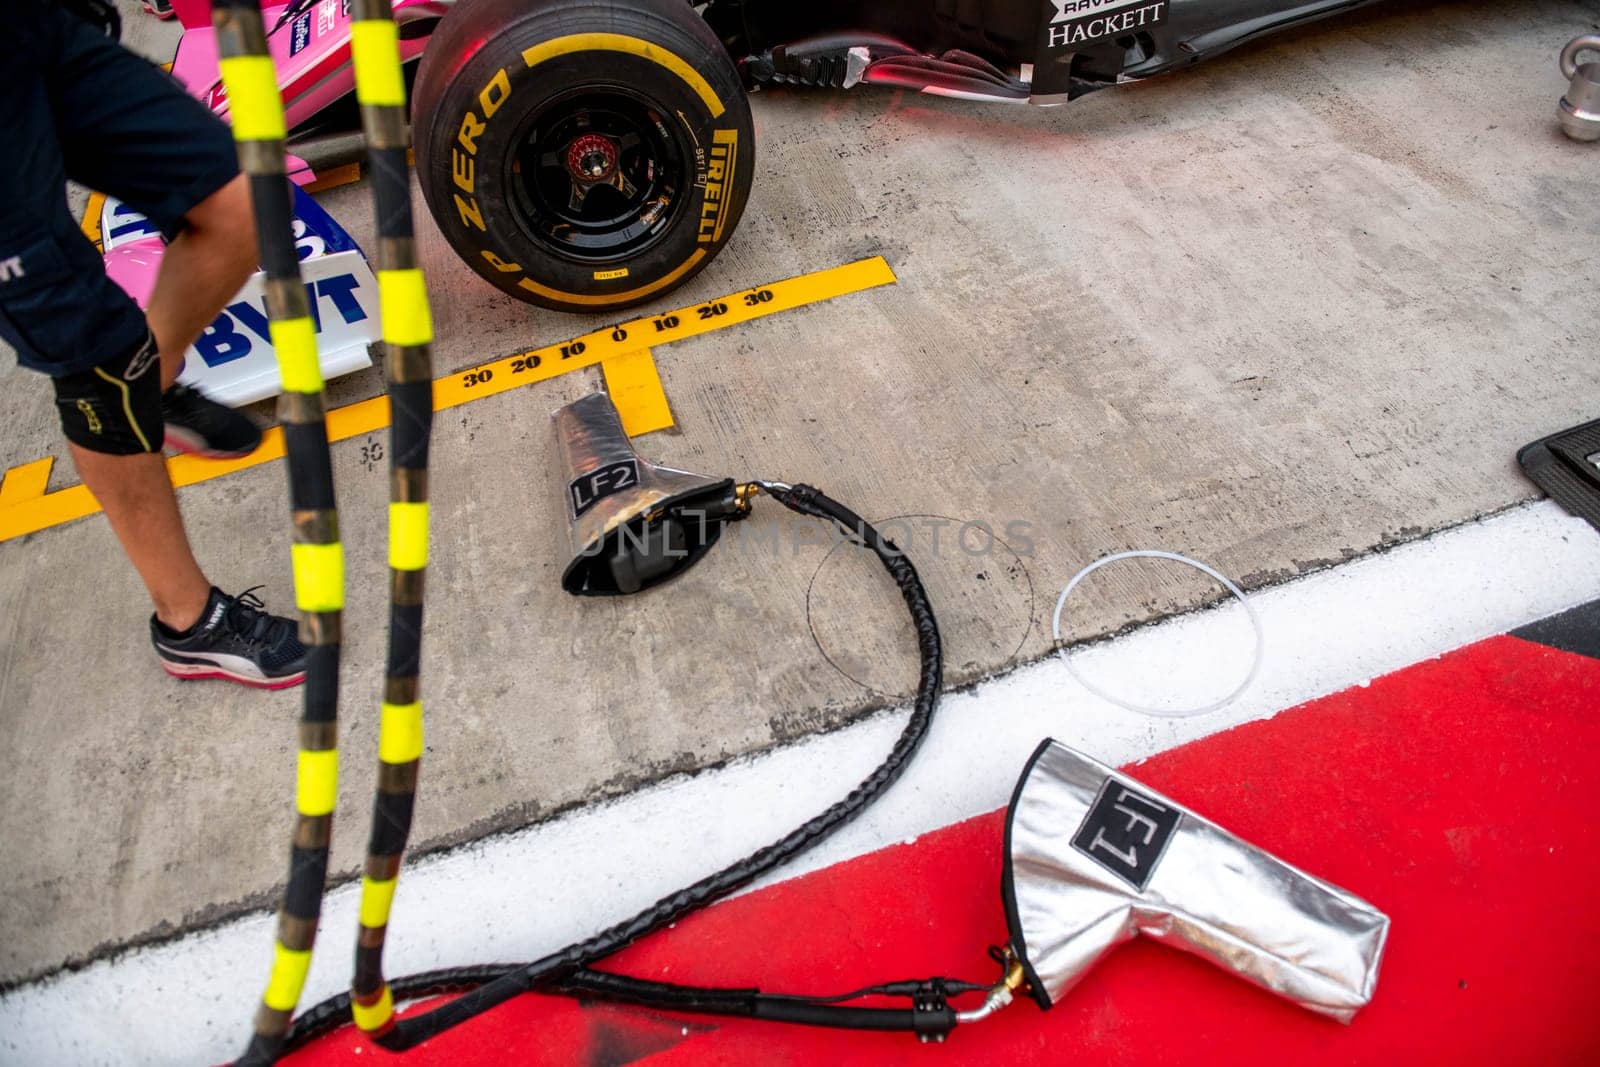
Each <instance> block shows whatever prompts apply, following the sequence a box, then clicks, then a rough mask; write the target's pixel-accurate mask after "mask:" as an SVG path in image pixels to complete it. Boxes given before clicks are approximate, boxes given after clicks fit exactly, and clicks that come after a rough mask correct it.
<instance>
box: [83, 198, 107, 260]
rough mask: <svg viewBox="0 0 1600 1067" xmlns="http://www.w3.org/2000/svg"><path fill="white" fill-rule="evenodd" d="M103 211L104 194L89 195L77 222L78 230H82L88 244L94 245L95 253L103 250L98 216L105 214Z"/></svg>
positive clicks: (104, 207) (104, 204)
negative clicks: (81, 215)
mask: <svg viewBox="0 0 1600 1067" xmlns="http://www.w3.org/2000/svg"><path fill="white" fill-rule="evenodd" d="M105 210H106V194H105V193H90V194H89V202H88V203H87V204H85V205H84V206H83V218H81V219H79V220H78V229H80V230H82V231H83V235H84V236H85V237H87V238H88V239H89V243H90V244H92V245H94V247H95V249H96V250H97V251H101V252H104V251H105V248H104V245H103V243H102V236H101V233H100V216H101V215H103V214H104V213H105Z"/></svg>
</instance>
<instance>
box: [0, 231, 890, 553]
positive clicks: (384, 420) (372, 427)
mask: <svg viewBox="0 0 1600 1067" xmlns="http://www.w3.org/2000/svg"><path fill="white" fill-rule="evenodd" d="M894 282H895V276H894V271H892V270H891V269H890V268H889V264H888V263H886V262H885V261H884V260H883V258H882V257H881V256H874V257H872V258H871V259H863V260H860V261H859V262H856V263H848V264H846V265H844V266H842V267H833V268H831V269H829V270H824V271H817V272H816V273H814V274H805V275H801V276H800V277H797V278H790V279H789V280H787V281H782V282H774V283H772V284H771V285H767V286H758V287H757V288H755V289H746V290H743V291H741V292H739V293H734V294H732V295H729V296H725V297H722V298H720V299H719V300H715V301H711V302H710V303H707V304H703V305H700V306H701V307H706V308H714V307H715V306H716V305H717V304H724V305H726V306H727V308H728V311H727V313H726V314H722V315H710V316H708V317H706V318H701V317H700V314H699V308H697V307H687V308H680V309H678V310H677V311H673V312H669V313H664V314H660V315H657V316H649V317H645V318H639V319H634V320H633V321H631V322H625V323H623V324H622V325H621V326H618V327H615V328H613V329H602V330H597V331H595V332H594V333H590V334H585V335H583V336H582V337H574V338H572V339H570V340H567V341H563V342H562V343H560V344H555V345H549V346H547V347H544V348H536V349H531V350H529V351H526V352H517V353H514V354H513V355H510V356H507V357H505V358H504V359H501V360H498V361H495V362H492V363H486V364H482V365H480V366H478V367H474V368H471V369H469V370H468V371H465V372H462V373H461V374H453V375H451V376H449V377H447V378H440V379H438V380H436V381H435V382H434V389H433V397H434V399H433V407H434V410H436V411H443V410H445V409H446V408H453V407H457V406H458V405H461V404H466V403H468V402H470V401H473V400H480V399H482V398H484V397H487V396H496V395H498V394H500V393H504V392H506V391H508V390H511V389H516V388H518V387H520V386H524V385H532V384H534V383H535V382H543V381H549V380H550V379H551V378H555V377H558V376H560V375H562V374H566V373H568V372H569V371H575V370H581V369H582V368H584V367H592V366H595V365H596V364H599V363H602V362H604V361H605V360H607V359H611V358H613V357H615V356H620V355H626V354H628V353H629V352H635V351H638V350H639V349H640V348H642V347H645V346H647V345H666V344H671V343H673V342H674V341H684V340H688V339H689V338H691V337H698V336H700V335H701V334H706V333H711V332H713V331H715V330H720V329H723V328H724V327H727V326H737V325H739V324H741V323H744V322H749V321H751V320H753V319H759V318H764V317H765V316H767V315H774V314H777V313H778V312H780V311H788V310H790V309H791V308H796V307H803V306H805V305H807V304H814V303H817V302H818V301H822V300H831V299H834V298H835V297H841V296H848V295H849V294H851V293H858V292H861V291H862V290H864V289H872V288H875V287H877V286H880V285H893V284H894ZM763 291H765V292H770V293H771V294H772V299H771V300H770V301H768V302H759V301H758V303H757V304H756V305H755V306H747V305H746V304H745V297H746V296H747V295H750V296H754V295H756V294H758V293H760V292H763ZM668 319H676V320H677V323H678V324H677V325H676V326H671V327H666V328H663V329H657V328H656V327H655V325H654V323H656V322H662V323H665V322H666V321H667V320H668ZM619 334H620V335H621V336H620V338H619V337H618V335H619ZM578 344H583V345H584V346H585V350H584V352H583V354H582V355H581V356H570V357H563V356H562V350H563V349H568V350H571V349H573V348H575V347H576V346H577V345H578ZM519 366H520V367H521V368H522V370H520V371H519V370H517V368H518V367H519ZM485 370H489V371H491V372H493V378H492V380H490V381H483V380H482V379H481V373H482V372H483V371H485ZM470 375H480V377H479V378H477V379H476V384H474V385H470V386H469V385H467V384H466V381H467V378H468V376H470ZM388 425H389V398H388V397H387V396H379V397H374V398H373V399H371V400H363V401H360V402H359V403H355V404H348V405H346V406H344V407H342V408H336V409H334V410H333V411H330V412H328V440H329V441H348V440H349V439H350V438H352V437H361V436H364V435H366V434H369V433H375V432H377V431H379V430H382V429H383V428H385V427H386V426H388ZM283 456H284V448H283V431H281V430H279V429H278V428H277V427H273V428H271V429H269V430H267V432H266V433H265V434H264V435H263V437H262V441H261V447H260V448H257V449H256V450H255V451H254V452H252V453H251V454H250V455H248V456H244V457H242V458H240V459H226V460H219V459H205V458H202V457H200V456H174V457H172V458H171V459H169V460H167V474H168V476H169V477H170V478H171V480H172V484H173V485H174V486H175V487H177V488H180V489H181V488H183V487H184V486H188V485H198V484H199V483H201V482H209V481H211V480H212V479H214V478H221V477H223V476H224V475H228V474H232V473H234V472H235V471H242V470H248V469H249V468H251V467H259V466H261V465H262V464H264V463H271V462H273V461H274V460H279V459H282V458H283ZM99 510H100V505H99V503H98V502H97V501H96V500H95V499H94V496H93V494H91V493H90V492H89V490H88V489H87V488H85V487H84V486H82V485H74V486H71V487H69V488H66V489H58V490H56V491H55V492H53V493H49V494H47V495H45V496H42V497H38V498H36V499H33V500H27V501H22V502H19V503H15V504H13V505H11V506H9V507H8V506H0V542H4V541H9V540H11V539H13V538H17V537H22V536H24V535H26V534H30V533H35V532H37V531H39V530H45V529H49V528H50V527H52V526H59V525H61V524H62V523H66V522H71V521H72V520H74V519H81V518H83V517H84V516H86V515H93V514H94V513H95V512H97V511H99Z"/></svg>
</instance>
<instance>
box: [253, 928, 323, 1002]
mask: <svg viewBox="0 0 1600 1067" xmlns="http://www.w3.org/2000/svg"><path fill="white" fill-rule="evenodd" d="M310 967H311V950H310V949H303V950H297V949H292V948H284V947H283V945H282V944H280V943H277V942H274V943H273V946H272V977H271V978H268V979H267V991H266V992H265V993H263V994H262V996H261V999H262V1001H263V1002H265V1003H266V1005H267V1007H269V1008H271V1009H272V1010H273V1011H293V1010H294V1006H295V1005H296V1004H298V1003H300V992H301V990H303V989H305V987H306V971H307V970H308V969H309V968H310Z"/></svg>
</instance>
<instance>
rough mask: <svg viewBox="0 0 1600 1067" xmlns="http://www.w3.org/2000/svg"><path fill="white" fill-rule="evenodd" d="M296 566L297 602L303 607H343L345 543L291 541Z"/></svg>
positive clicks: (295, 591)
mask: <svg viewBox="0 0 1600 1067" xmlns="http://www.w3.org/2000/svg"><path fill="white" fill-rule="evenodd" d="M289 562H290V564H291V565H292V567H293V570H294V602H295V606H296V607H298V608H299V609H300V610H301V611H340V610H342V609H343V608H344V546H343V545H341V544H340V543H339V542H337V541H335V542H334V543H333V544H331V545H290V546H289Z"/></svg>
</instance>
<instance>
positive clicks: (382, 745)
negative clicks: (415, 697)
mask: <svg viewBox="0 0 1600 1067" xmlns="http://www.w3.org/2000/svg"><path fill="white" fill-rule="evenodd" d="M378 758H379V759H380V760H382V761H383V762H384V763H410V762H411V761H412V760H414V759H421V758H422V704H421V702H420V701H419V702H417V703H415V704H389V703H385V704H384V705H383V712H382V714H381V715H380V717H379V719H378Z"/></svg>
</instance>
